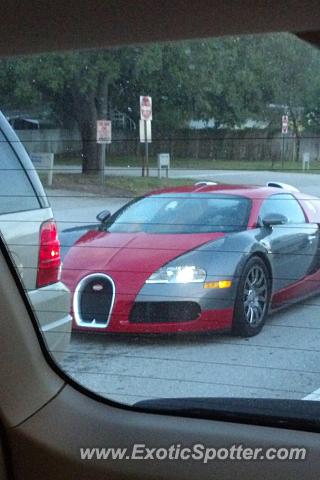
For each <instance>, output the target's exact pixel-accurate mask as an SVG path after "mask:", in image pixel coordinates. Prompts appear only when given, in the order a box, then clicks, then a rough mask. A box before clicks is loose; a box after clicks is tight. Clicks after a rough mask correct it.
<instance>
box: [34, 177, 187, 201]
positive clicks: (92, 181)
mask: <svg viewBox="0 0 320 480" xmlns="http://www.w3.org/2000/svg"><path fill="white" fill-rule="evenodd" d="M40 178H41V180H42V181H43V183H44V185H46V177H45V176H42V175H40ZM192 184H194V180H190V179H175V178H155V177H120V176H119V177H118V176H108V175H106V177H105V183H104V185H101V179H100V178H99V177H98V176H97V175H82V174H80V173H76V174H63V173H58V174H54V175H53V185H52V188H60V189H66V190H78V191H79V190H80V191H84V192H91V193H99V194H104V195H107V196H113V195H117V194H121V195H124V196H126V195H127V196H130V197H131V196H139V195H143V194H145V193H147V192H150V191H151V190H156V189H157V188H165V187H176V186H179V185H192Z"/></svg>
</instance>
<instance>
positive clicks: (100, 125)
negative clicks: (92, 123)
mask: <svg viewBox="0 0 320 480" xmlns="http://www.w3.org/2000/svg"><path fill="white" fill-rule="evenodd" d="M97 143H111V120H97Z"/></svg>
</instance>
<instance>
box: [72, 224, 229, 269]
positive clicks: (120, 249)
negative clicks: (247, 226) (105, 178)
mask: <svg viewBox="0 0 320 480" xmlns="http://www.w3.org/2000/svg"><path fill="white" fill-rule="evenodd" d="M224 236H225V234H224V233H199V234H179V235H174V234H149V233H144V232H136V233H108V232H101V231H100V232H99V231H90V232H88V233H86V234H85V235H84V236H83V237H81V238H80V239H79V240H78V241H77V242H76V243H75V245H74V246H73V247H72V248H71V249H70V250H69V252H68V254H67V255H66V257H65V260H64V269H72V268H76V269H77V270H87V271H89V270H90V271H93V272H94V271H99V272H101V271H105V272H112V271H114V272H130V273H145V274H146V275H150V274H151V273H153V272H154V271H155V270H157V269H158V268H160V267H161V266H163V265H164V264H166V263H168V262H170V261H171V260H173V259H174V258H176V257H179V256H180V255H182V254H184V253H186V252H188V251H190V250H193V249H194V248H196V247H199V246H200V245H203V244H205V243H207V242H211V241H214V240H218V239H220V238H222V237H224Z"/></svg>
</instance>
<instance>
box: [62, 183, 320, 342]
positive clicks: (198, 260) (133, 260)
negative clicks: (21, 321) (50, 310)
mask: <svg viewBox="0 0 320 480" xmlns="http://www.w3.org/2000/svg"><path fill="white" fill-rule="evenodd" d="M98 218H99V220H100V221H101V223H100V224H99V225H98V226H92V227H91V228H90V227H87V228H86V230H87V231H82V232H81V231H80V232H79V230H78V229H71V230H68V231H65V232H63V233H62V236H61V242H62V244H67V243H68V241H69V243H70V238H74V235H77V236H78V237H79V234H81V233H83V235H82V236H81V237H80V238H79V239H78V240H77V241H76V242H75V243H74V245H73V246H72V247H71V248H70V249H69V251H68V252H67V254H66V256H65V259H64V266H63V271H62V280H63V282H64V283H66V285H67V286H68V287H69V288H70V289H71V291H72V292H73V307H72V315H73V319H74V324H73V326H74V329H78V330H80V329H81V330H91V331H99V332H134V333H162V332H180V331H183V332H191V331H204V330H229V329H230V330H231V329H232V330H233V331H234V332H236V333H237V334H240V335H245V336H251V335H255V334H257V333H258V332H259V331H260V330H261V328H262V326H263V324H264V322H265V319H266V316H267V314H268V311H270V310H272V309H275V308H278V307H281V306H284V305H287V304H288V303H291V302H293V301H297V300H300V299H302V298H304V297H306V296H308V295H311V294H313V293H315V292H317V291H319V287H320V270H319V268H320V255H319V253H320V252H319V243H320V242H319V238H320V237H319V224H320V203H319V199H318V198H315V197H311V196H309V195H305V194H302V193H300V192H299V191H297V190H296V189H294V188H293V187H290V186H288V185H284V184H278V183H269V184H268V185H267V186H265V187H257V186H243V185H211V184H209V182H200V184H196V185H194V186H186V187H179V188H172V189H166V190H160V191H156V192H153V193H150V194H148V195H146V196H144V197H142V198H138V199H135V200H134V201H131V202H130V203H128V204H127V205H125V206H124V207H123V208H121V209H120V210H118V211H117V212H116V213H115V214H113V215H112V216H111V215H110V213H109V212H108V211H104V212H102V213H101V214H100V215H98ZM68 239H69V240H68Z"/></svg>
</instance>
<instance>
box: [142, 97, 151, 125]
mask: <svg viewBox="0 0 320 480" xmlns="http://www.w3.org/2000/svg"><path fill="white" fill-rule="evenodd" d="M140 118H141V120H152V98H151V97H145V96H140Z"/></svg>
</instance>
